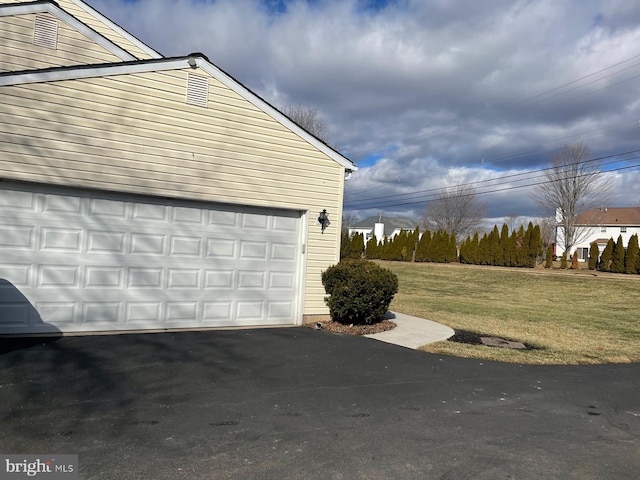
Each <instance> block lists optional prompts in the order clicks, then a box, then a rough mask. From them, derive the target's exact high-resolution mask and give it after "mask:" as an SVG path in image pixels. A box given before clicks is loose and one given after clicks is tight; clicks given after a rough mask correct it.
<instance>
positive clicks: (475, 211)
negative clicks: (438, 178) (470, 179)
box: [422, 184, 485, 242]
mask: <svg viewBox="0 0 640 480" xmlns="http://www.w3.org/2000/svg"><path fill="white" fill-rule="evenodd" d="M484 216H485V206H484V205H483V204H482V203H481V202H480V201H479V200H478V197H477V195H476V191H475V189H474V188H473V187H471V186H469V185H463V184H459V185H456V186H455V187H450V188H446V189H444V190H443V191H442V193H441V194H440V195H439V196H438V197H437V198H436V199H435V200H433V201H431V202H429V203H428V204H427V208H426V210H425V212H424V216H423V222H422V223H423V225H424V227H425V228H427V229H429V230H432V231H437V230H442V231H446V232H448V233H449V235H455V236H456V239H457V240H458V242H461V241H463V240H464V239H465V238H466V237H467V236H468V235H471V234H473V233H474V232H475V231H476V230H478V229H480V227H482V224H483V220H484Z"/></svg>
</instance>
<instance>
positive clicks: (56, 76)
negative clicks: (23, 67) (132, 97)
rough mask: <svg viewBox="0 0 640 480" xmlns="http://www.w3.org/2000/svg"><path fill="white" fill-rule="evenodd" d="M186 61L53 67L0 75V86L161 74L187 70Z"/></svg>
mask: <svg viewBox="0 0 640 480" xmlns="http://www.w3.org/2000/svg"><path fill="white" fill-rule="evenodd" d="M188 67H189V64H188V63H187V59H186V58H184V59H174V60H168V61H167V60H161V61H140V63H106V64H105V63H103V64H100V65H81V66H71V67H55V68H49V69H42V70H27V71H22V72H18V73H13V74H7V73H6V72H5V73H4V74H0V86H1V87H5V86H10V85H25V84H29V83H47V82H59V81H62V80H78V79H82V78H95V77H110V76H114V75H126V74H130V73H145V72H152V71H153V72H161V71H165V70H177V69H182V68H188Z"/></svg>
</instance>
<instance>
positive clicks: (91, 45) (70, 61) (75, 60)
mask: <svg viewBox="0 0 640 480" xmlns="http://www.w3.org/2000/svg"><path fill="white" fill-rule="evenodd" d="M0 3H1V0H0ZM37 16H45V17H48V18H49V19H51V20H54V21H55V22H57V25H58V41H57V48H56V49H55V50H53V49H51V48H46V47H41V46H36V45H34V44H33V33H34V26H35V20H36V17H37ZM118 61H120V59H119V58H118V57H117V56H116V55H114V54H113V53H111V52H109V51H107V50H106V49H104V48H103V47H101V46H100V45H97V44H96V43H95V42H93V41H91V40H90V39H88V38H87V37H86V36H85V35H83V34H82V33H80V32H78V31H76V30H75V29H73V28H72V27H71V26H69V25H67V24H66V23H65V22H63V21H61V20H59V19H57V18H56V17H55V16H53V15H51V14H49V13H38V14H33V13H31V14H25V15H12V16H4V17H0V72H8V71H14V72H15V71H21V70H32V69H39V68H48V67H57V66H72V65H83V64H91V63H93V64H95V63H107V62H118Z"/></svg>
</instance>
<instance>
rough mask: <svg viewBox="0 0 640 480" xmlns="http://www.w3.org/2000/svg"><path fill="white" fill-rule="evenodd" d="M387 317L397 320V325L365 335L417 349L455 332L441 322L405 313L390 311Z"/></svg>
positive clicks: (444, 338)
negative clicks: (384, 330)
mask: <svg viewBox="0 0 640 480" xmlns="http://www.w3.org/2000/svg"><path fill="white" fill-rule="evenodd" d="M385 318H387V319H389V320H392V321H393V322H395V323H396V325H397V327H396V328H394V329H393V330H389V331H387V332H381V333H373V334H371V335H365V337H368V338H373V339H375V340H380V341H381V342H387V343H393V344H395V345H400V346H402V347H407V348H413V349H416V348H418V347H420V346H422V345H426V344H428V343H434V342H440V341H442V340H446V339H447V338H449V337H451V336H452V335H453V334H454V333H455V332H454V331H453V329H452V328H449V327H447V326H446V325H442V324H441V323H437V322H433V321H431V320H425V319H424V318H418V317H412V316H411V315H405V314H404V313H397V312H389V313H388V314H387V316H386V317H385Z"/></svg>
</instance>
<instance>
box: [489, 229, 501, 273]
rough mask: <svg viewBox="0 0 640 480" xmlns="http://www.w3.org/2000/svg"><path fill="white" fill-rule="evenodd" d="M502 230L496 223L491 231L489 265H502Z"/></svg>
mask: <svg viewBox="0 0 640 480" xmlns="http://www.w3.org/2000/svg"><path fill="white" fill-rule="evenodd" d="M500 253H501V252H500V232H499V231H498V226H497V225H494V226H493V230H491V232H490V233H489V259H488V260H489V265H500V263H499V262H500V261H501V260H500V257H501V255H500Z"/></svg>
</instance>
